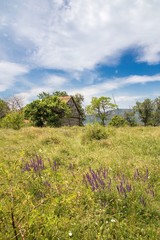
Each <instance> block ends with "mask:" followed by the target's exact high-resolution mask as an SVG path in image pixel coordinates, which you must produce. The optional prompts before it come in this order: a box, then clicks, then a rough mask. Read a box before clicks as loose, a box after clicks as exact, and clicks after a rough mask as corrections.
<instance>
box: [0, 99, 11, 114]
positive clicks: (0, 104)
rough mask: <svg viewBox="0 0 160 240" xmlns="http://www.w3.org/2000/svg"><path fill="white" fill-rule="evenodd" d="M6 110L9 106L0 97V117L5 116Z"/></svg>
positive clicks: (7, 110)
mask: <svg viewBox="0 0 160 240" xmlns="http://www.w3.org/2000/svg"><path fill="white" fill-rule="evenodd" d="M8 112H9V107H8V104H7V102H5V101H4V100H3V99H0V118H3V117H5V116H6V114H7V113H8Z"/></svg>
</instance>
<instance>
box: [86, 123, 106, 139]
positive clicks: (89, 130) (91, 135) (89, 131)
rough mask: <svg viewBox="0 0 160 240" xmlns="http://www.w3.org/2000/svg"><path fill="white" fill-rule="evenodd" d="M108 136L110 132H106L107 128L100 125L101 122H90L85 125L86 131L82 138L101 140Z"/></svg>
mask: <svg viewBox="0 0 160 240" xmlns="http://www.w3.org/2000/svg"><path fill="white" fill-rule="evenodd" d="M107 137H108V134H107V132H106V128H105V127H103V126H102V125H100V124H99V123H95V124H88V125H87V126H86V127H85V132H84V134H83V137H82V140H83V141H85V142H87V141H92V140H101V139H106V138H107Z"/></svg>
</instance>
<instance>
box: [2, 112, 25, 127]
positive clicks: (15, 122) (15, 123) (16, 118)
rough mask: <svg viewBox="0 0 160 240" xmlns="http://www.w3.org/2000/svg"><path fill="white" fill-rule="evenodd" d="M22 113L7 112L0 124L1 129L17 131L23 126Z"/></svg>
mask: <svg viewBox="0 0 160 240" xmlns="http://www.w3.org/2000/svg"><path fill="white" fill-rule="evenodd" d="M23 121H24V116H23V112H14V111H13V112H9V113H8V114H7V115H6V116H5V117H4V118H3V119H2V120H1V122H0V127H2V128H13V129H14V130H18V129H20V128H21V127H22V126H23Z"/></svg>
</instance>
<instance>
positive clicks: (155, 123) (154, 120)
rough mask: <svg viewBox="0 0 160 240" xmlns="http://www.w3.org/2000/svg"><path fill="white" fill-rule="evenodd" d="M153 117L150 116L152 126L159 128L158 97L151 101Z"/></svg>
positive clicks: (159, 108)
mask: <svg viewBox="0 0 160 240" xmlns="http://www.w3.org/2000/svg"><path fill="white" fill-rule="evenodd" d="M153 108H154V112H153V116H152V124H153V126H159V125H160V97H157V98H156V99H155V100H154V101H153Z"/></svg>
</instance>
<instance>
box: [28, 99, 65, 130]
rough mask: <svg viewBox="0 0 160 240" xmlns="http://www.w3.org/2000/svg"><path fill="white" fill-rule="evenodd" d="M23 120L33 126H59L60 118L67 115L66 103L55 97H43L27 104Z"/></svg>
mask: <svg viewBox="0 0 160 240" xmlns="http://www.w3.org/2000/svg"><path fill="white" fill-rule="evenodd" d="M24 114H25V118H27V119H29V120H31V121H32V122H33V123H34V125H35V126H37V127H44V126H52V127H53V126H61V118H63V117H64V116H66V115H67V114H69V108H68V107H67V105H66V103H65V102H63V101H61V100H60V99H59V98H58V97H57V96H53V95H52V96H45V97H43V98H42V99H38V100H35V101H33V102H31V103H30V104H28V105H27V106H26V107H25V109H24Z"/></svg>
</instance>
